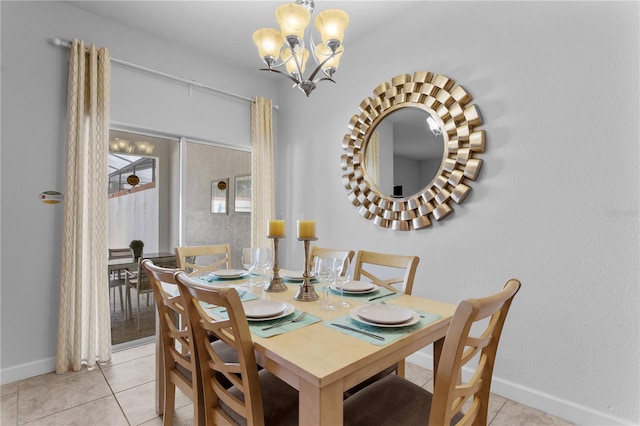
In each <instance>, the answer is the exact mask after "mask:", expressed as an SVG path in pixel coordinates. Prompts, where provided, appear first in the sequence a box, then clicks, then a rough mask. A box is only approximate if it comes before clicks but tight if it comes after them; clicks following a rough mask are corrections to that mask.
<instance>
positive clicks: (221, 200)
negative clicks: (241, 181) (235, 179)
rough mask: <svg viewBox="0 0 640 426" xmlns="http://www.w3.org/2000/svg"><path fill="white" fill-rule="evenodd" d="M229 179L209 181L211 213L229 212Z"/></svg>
mask: <svg viewBox="0 0 640 426" xmlns="http://www.w3.org/2000/svg"><path fill="white" fill-rule="evenodd" d="M228 204H229V179H227V178H225V179H219V180H214V181H213V182H211V213H222V214H229V210H228V208H227V205H228Z"/></svg>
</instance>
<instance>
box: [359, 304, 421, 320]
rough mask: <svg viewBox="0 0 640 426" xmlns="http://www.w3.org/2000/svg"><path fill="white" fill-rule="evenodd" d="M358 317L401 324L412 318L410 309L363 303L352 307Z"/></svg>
mask: <svg viewBox="0 0 640 426" xmlns="http://www.w3.org/2000/svg"><path fill="white" fill-rule="evenodd" d="M353 310H354V311H355V313H356V315H358V316H359V317H360V318H362V319H363V320H365V321H369V322H371V323H374V324H402V323H404V322H407V321H409V320H410V319H411V318H413V314H414V312H413V311H412V310H411V309H407V308H403V307H401V306H395V305H382V304H378V305H363V306H358V307H357V308H355V309H353Z"/></svg>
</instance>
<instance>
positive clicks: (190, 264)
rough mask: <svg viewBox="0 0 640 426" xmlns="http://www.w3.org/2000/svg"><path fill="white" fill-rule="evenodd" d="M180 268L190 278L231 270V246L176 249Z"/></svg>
mask: <svg viewBox="0 0 640 426" xmlns="http://www.w3.org/2000/svg"><path fill="white" fill-rule="evenodd" d="M175 252H176V260H177V263H178V268H180V269H182V270H183V271H185V272H186V273H187V274H188V275H189V276H190V277H193V276H196V275H201V274H202V273H204V272H213V271H216V270H218V269H231V247H230V246H229V244H217V245H208V246H182V247H176V249H175Z"/></svg>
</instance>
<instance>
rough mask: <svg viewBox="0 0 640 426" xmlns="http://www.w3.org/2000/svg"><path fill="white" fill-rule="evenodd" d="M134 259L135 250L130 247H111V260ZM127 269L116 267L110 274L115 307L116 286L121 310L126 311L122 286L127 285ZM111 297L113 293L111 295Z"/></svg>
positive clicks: (110, 286) (110, 287)
mask: <svg viewBox="0 0 640 426" xmlns="http://www.w3.org/2000/svg"><path fill="white" fill-rule="evenodd" d="M115 259H133V250H131V249H130V248H129V247H125V248H115V249H112V248H110V249H109V260H115ZM124 271H125V269H124V268H123V269H114V270H113V271H112V272H111V273H110V274H109V293H110V294H111V290H113V309H114V311H115V309H116V288H117V289H118V292H119V293H120V310H121V311H122V312H124V298H123V297H122V286H123V285H125V276H124ZM109 297H111V295H109Z"/></svg>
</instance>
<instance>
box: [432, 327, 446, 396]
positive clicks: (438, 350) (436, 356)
mask: <svg viewBox="0 0 640 426" xmlns="http://www.w3.org/2000/svg"><path fill="white" fill-rule="evenodd" d="M443 346H444V337H442V338H441V339H438V340H436V341H435V342H433V383H434V389H435V382H436V376H437V373H438V365H440V356H441V355H442V347H443Z"/></svg>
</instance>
